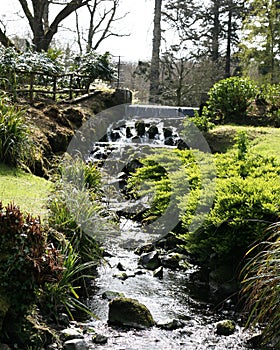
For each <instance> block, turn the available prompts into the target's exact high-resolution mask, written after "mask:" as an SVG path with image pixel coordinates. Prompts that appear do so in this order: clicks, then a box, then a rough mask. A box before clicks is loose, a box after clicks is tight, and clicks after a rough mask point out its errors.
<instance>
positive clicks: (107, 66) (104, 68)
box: [70, 51, 116, 89]
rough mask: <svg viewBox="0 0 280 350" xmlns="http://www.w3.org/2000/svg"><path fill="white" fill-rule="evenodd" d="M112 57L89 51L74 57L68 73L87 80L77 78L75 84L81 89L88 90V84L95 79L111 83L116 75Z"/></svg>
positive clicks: (108, 54) (107, 54) (107, 53)
mask: <svg viewBox="0 0 280 350" xmlns="http://www.w3.org/2000/svg"><path fill="white" fill-rule="evenodd" d="M111 59H112V57H111V55H110V53H109V52H105V54H103V55H100V54H98V53H96V52H95V51H90V52H88V53H86V54H84V55H81V56H77V57H75V59H74V61H73V63H72V65H71V67H70V71H72V72H74V73H77V74H79V75H83V76H87V78H78V79H77V81H76V83H77V85H78V86H79V87H80V88H82V87H84V88H86V89H88V88H89V86H90V84H91V83H93V82H94V81H95V80H96V79H100V80H103V81H107V82H111V81H112V80H113V79H114V77H115V74H116V71H115V68H114V65H113V64H112V60H111Z"/></svg>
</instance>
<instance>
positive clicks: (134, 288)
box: [87, 113, 256, 350]
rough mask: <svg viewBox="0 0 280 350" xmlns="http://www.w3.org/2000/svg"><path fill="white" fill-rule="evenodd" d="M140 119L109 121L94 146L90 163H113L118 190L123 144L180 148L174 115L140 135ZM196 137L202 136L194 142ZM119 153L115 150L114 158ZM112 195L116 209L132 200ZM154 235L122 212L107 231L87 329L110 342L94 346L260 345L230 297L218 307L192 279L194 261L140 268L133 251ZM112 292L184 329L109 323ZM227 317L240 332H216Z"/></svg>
mask: <svg viewBox="0 0 280 350" xmlns="http://www.w3.org/2000/svg"><path fill="white" fill-rule="evenodd" d="M108 115H109V113H108ZM177 121H178V122H179V123H180V124H182V117H181V116H179V118H177ZM136 122H137V119H135V120H134V119H133V120H129V121H128V122H125V123H121V124H120V125H117V126H116V125H115V126H113V124H112V125H110V126H109V127H108V129H107V134H106V135H105V137H103V139H102V140H99V139H98V142H96V143H95V144H94V145H93V147H92V148H91V152H90V156H89V160H90V161H98V162H104V163H106V162H107V163H109V164H111V165H109V171H107V173H108V172H109V173H110V171H111V173H110V174H109V176H111V179H110V181H111V184H112V183H113V184H114V183H117V184H118V185H117V187H118V188H117V190H119V189H120V186H119V184H120V177H119V176H120V175H119V174H122V171H123V167H124V165H125V163H126V162H127V161H128V158H127V157H126V156H124V155H123V153H122V152H123V151H122V150H123V147H127V145H129V147H130V148H133V149H134V150H137V149H139V148H140V147H139V146H140V145H143V144H152V146H153V147H154V148H156V147H158V146H160V147H176V145H177V148H179V147H178V140H179V139H180V138H179V134H178V133H177V130H176V129H174V125H175V122H174V119H172V120H170V119H167V120H166V121H165V122H164V121H163V119H162V118H161V119H159V120H157V119H156V118H154V119H153V120H145V132H144V133H143V132H142V133H140V131H141V130H140V131H139V130H138V135H137V131H136V128H135V126H136ZM153 123H155V124H156V126H157V129H158V132H157V131H154V134H153V135H151V134H149V133H148V131H149V130H151V125H152V124H153ZM164 133H165V135H164ZM197 139H198V137H197V138H196V140H194V142H196V141H197ZM200 144H202V142H200ZM191 148H192V147H191ZM114 152H116V155H115V156H114V154H113V153H114ZM140 152H141V151H140ZM127 153H129V152H127ZM133 156H134V155H133ZM116 157H118V158H116ZM110 162H111V163H110ZM112 164H113V165H112ZM117 165H118V167H117ZM102 167H103V169H102V170H104V169H105V171H106V165H102ZM113 176H115V178H113ZM114 191H115V190H114ZM109 197H110V198H109V199H108V198H107V199H104V201H106V202H107V205H108V206H109V207H110V209H111V210H116V209H117V208H118V207H121V206H122V205H123V206H126V204H127V203H126V201H127V199H125V200H124V202H122V200H123V199H122V198H119V197H116V196H115V195H114V194H113V195H111V196H109ZM114 207H115V209H114ZM153 238H154V237H153ZM153 238H152V239H151V236H150V235H149V234H148V233H147V231H145V230H144V229H143V228H142V227H141V225H140V224H139V223H137V222H135V221H132V220H131V219H127V218H125V217H124V216H121V217H120V225H119V230H118V232H117V233H116V234H112V235H109V234H108V236H106V237H105V239H103V241H102V245H103V247H104V249H105V251H106V252H108V253H109V254H108V256H106V257H105V259H104V262H103V263H102V264H101V266H100V267H99V268H98V274H97V277H96V279H95V281H94V287H93V289H94V293H93V296H91V297H90V299H89V300H88V304H89V306H90V308H91V310H92V311H93V312H94V314H95V315H96V316H97V317H98V319H97V320H95V319H94V320H92V321H90V322H89V323H87V327H92V328H94V329H95V331H96V332H97V333H98V334H101V335H102V336H105V337H106V338H107V340H106V342H105V344H102V345H101V344H100V345H99V344H94V346H93V347H92V349H104V350H105V349H106V350H107V349H108V350H142V349H143V350H169V349H170V350H173V349H178V350H180V349H187V350H206V349H207V350H210V349H215V350H225V349H231V350H234V349H236V350H237V349H238V350H245V349H248V348H250V349H256V348H254V347H252V346H251V347H250V346H249V343H248V340H249V339H250V338H252V335H253V334H252V332H249V331H247V330H244V328H243V326H242V324H243V320H242V319H241V315H239V314H238V313H237V312H236V311H235V305H234V304H233V302H232V301H231V300H227V301H223V302H221V303H218V305H217V304H215V303H214V302H213V301H212V300H211V298H210V296H209V290H208V288H207V287H208V286H205V285H202V284H201V285H197V284H195V283H194V282H193V280H192V278H191V277H192V275H193V274H194V272H196V271H197V269H198V268H197V267H196V266H192V265H190V267H188V268H187V269H170V268H164V270H163V277H162V278H158V277H154V276H153V273H152V271H149V270H147V269H143V268H141V267H139V265H138V261H139V256H138V255H136V254H135V253H134V250H135V248H137V247H139V245H141V244H143V243H146V242H151V241H153V240H154V239H153ZM120 266H121V268H120ZM123 273H125V274H126V278H121V276H122V274H123ZM108 291H113V292H118V293H123V294H124V296H125V297H128V298H133V299H137V300H138V301H139V302H140V303H143V304H144V305H145V306H146V307H147V308H148V309H149V310H150V312H151V314H152V316H153V318H154V320H155V321H156V322H157V323H165V324H166V323H167V322H170V320H178V321H179V323H180V327H176V328H177V329H173V330H166V329H163V328H160V327H158V326H154V327H152V328H150V329H145V330H139V329H132V328H130V329H124V328H119V327H111V326H108V323H107V321H108V310H109V306H108V305H109V300H108V299H106V298H104V293H105V292H108ZM226 319H230V320H234V321H235V323H236V329H235V332H234V333H233V334H231V335H229V336H223V335H217V333H216V325H217V323H218V322H219V321H222V320H226Z"/></svg>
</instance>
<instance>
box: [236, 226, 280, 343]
mask: <svg viewBox="0 0 280 350" xmlns="http://www.w3.org/2000/svg"><path fill="white" fill-rule="evenodd" d="M279 230H280V224H279V222H278V223H276V224H273V225H271V226H270V227H269V228H268V229H267V230H266V232H265V235H264V237H263V238H262V240H258V242H257V243H256V244H255V245H254V246H253V247H252V248H251V249H250V250H249V251H248V252H247V257H250V258H249V261H248V262H247V263H246V265H245V267H244V269H243V271H242V277H243V281H242V284H243V286H242V290H241V292H242V295H243V298H245V305H246V311H247V312H248V320H247V327H250V326H257V325H258V324H262V325H264V330H263V334H262V341H263V342H265V343H269V342H272V343H273V344H274V346H275V348H279V345H280V331H279V321H280V314H279V299H280V288H279V287H280V279H279V276H280V264H279V261H280V237H279ZM252 256H253V257H252Z"/></svg>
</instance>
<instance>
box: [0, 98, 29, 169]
mask: <svg viewBox="0 0 280 350" xmlns="http://www.w3.org/2000/svg"><path fill="white" fill-rule="evenodd" d="M33 152H34V148H33V147H32V143H31V140H30V138H29V130H28V126H27V125H26V122H25V119H24V115H23V110H22V109H20V108H18V107H16V106H14V105H12V104H11V102H10V100H9V98H8V97H7V96H6V95H3V94H0V162H2V163H5V164H7V165H11V166H19V165H27V166H29V165H31V163H32V159H34V157H33Z"/></svg>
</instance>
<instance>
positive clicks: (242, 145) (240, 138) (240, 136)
mask: <svg viewBox="0 0 280 350" xmlns="http://www.w3.org/2000/svg"><path fill="white" fill-rule="evenodd" d="M235 141H236V147H237V149H238V153H237V158H238V159H239V160H242V159H245V157H246V155H247V152H248V146H249V141H248V136H247V133H246V132H245V131H244V130H241V131H239V132H238V133H237V134H236V136H235Z"/></svg>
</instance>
